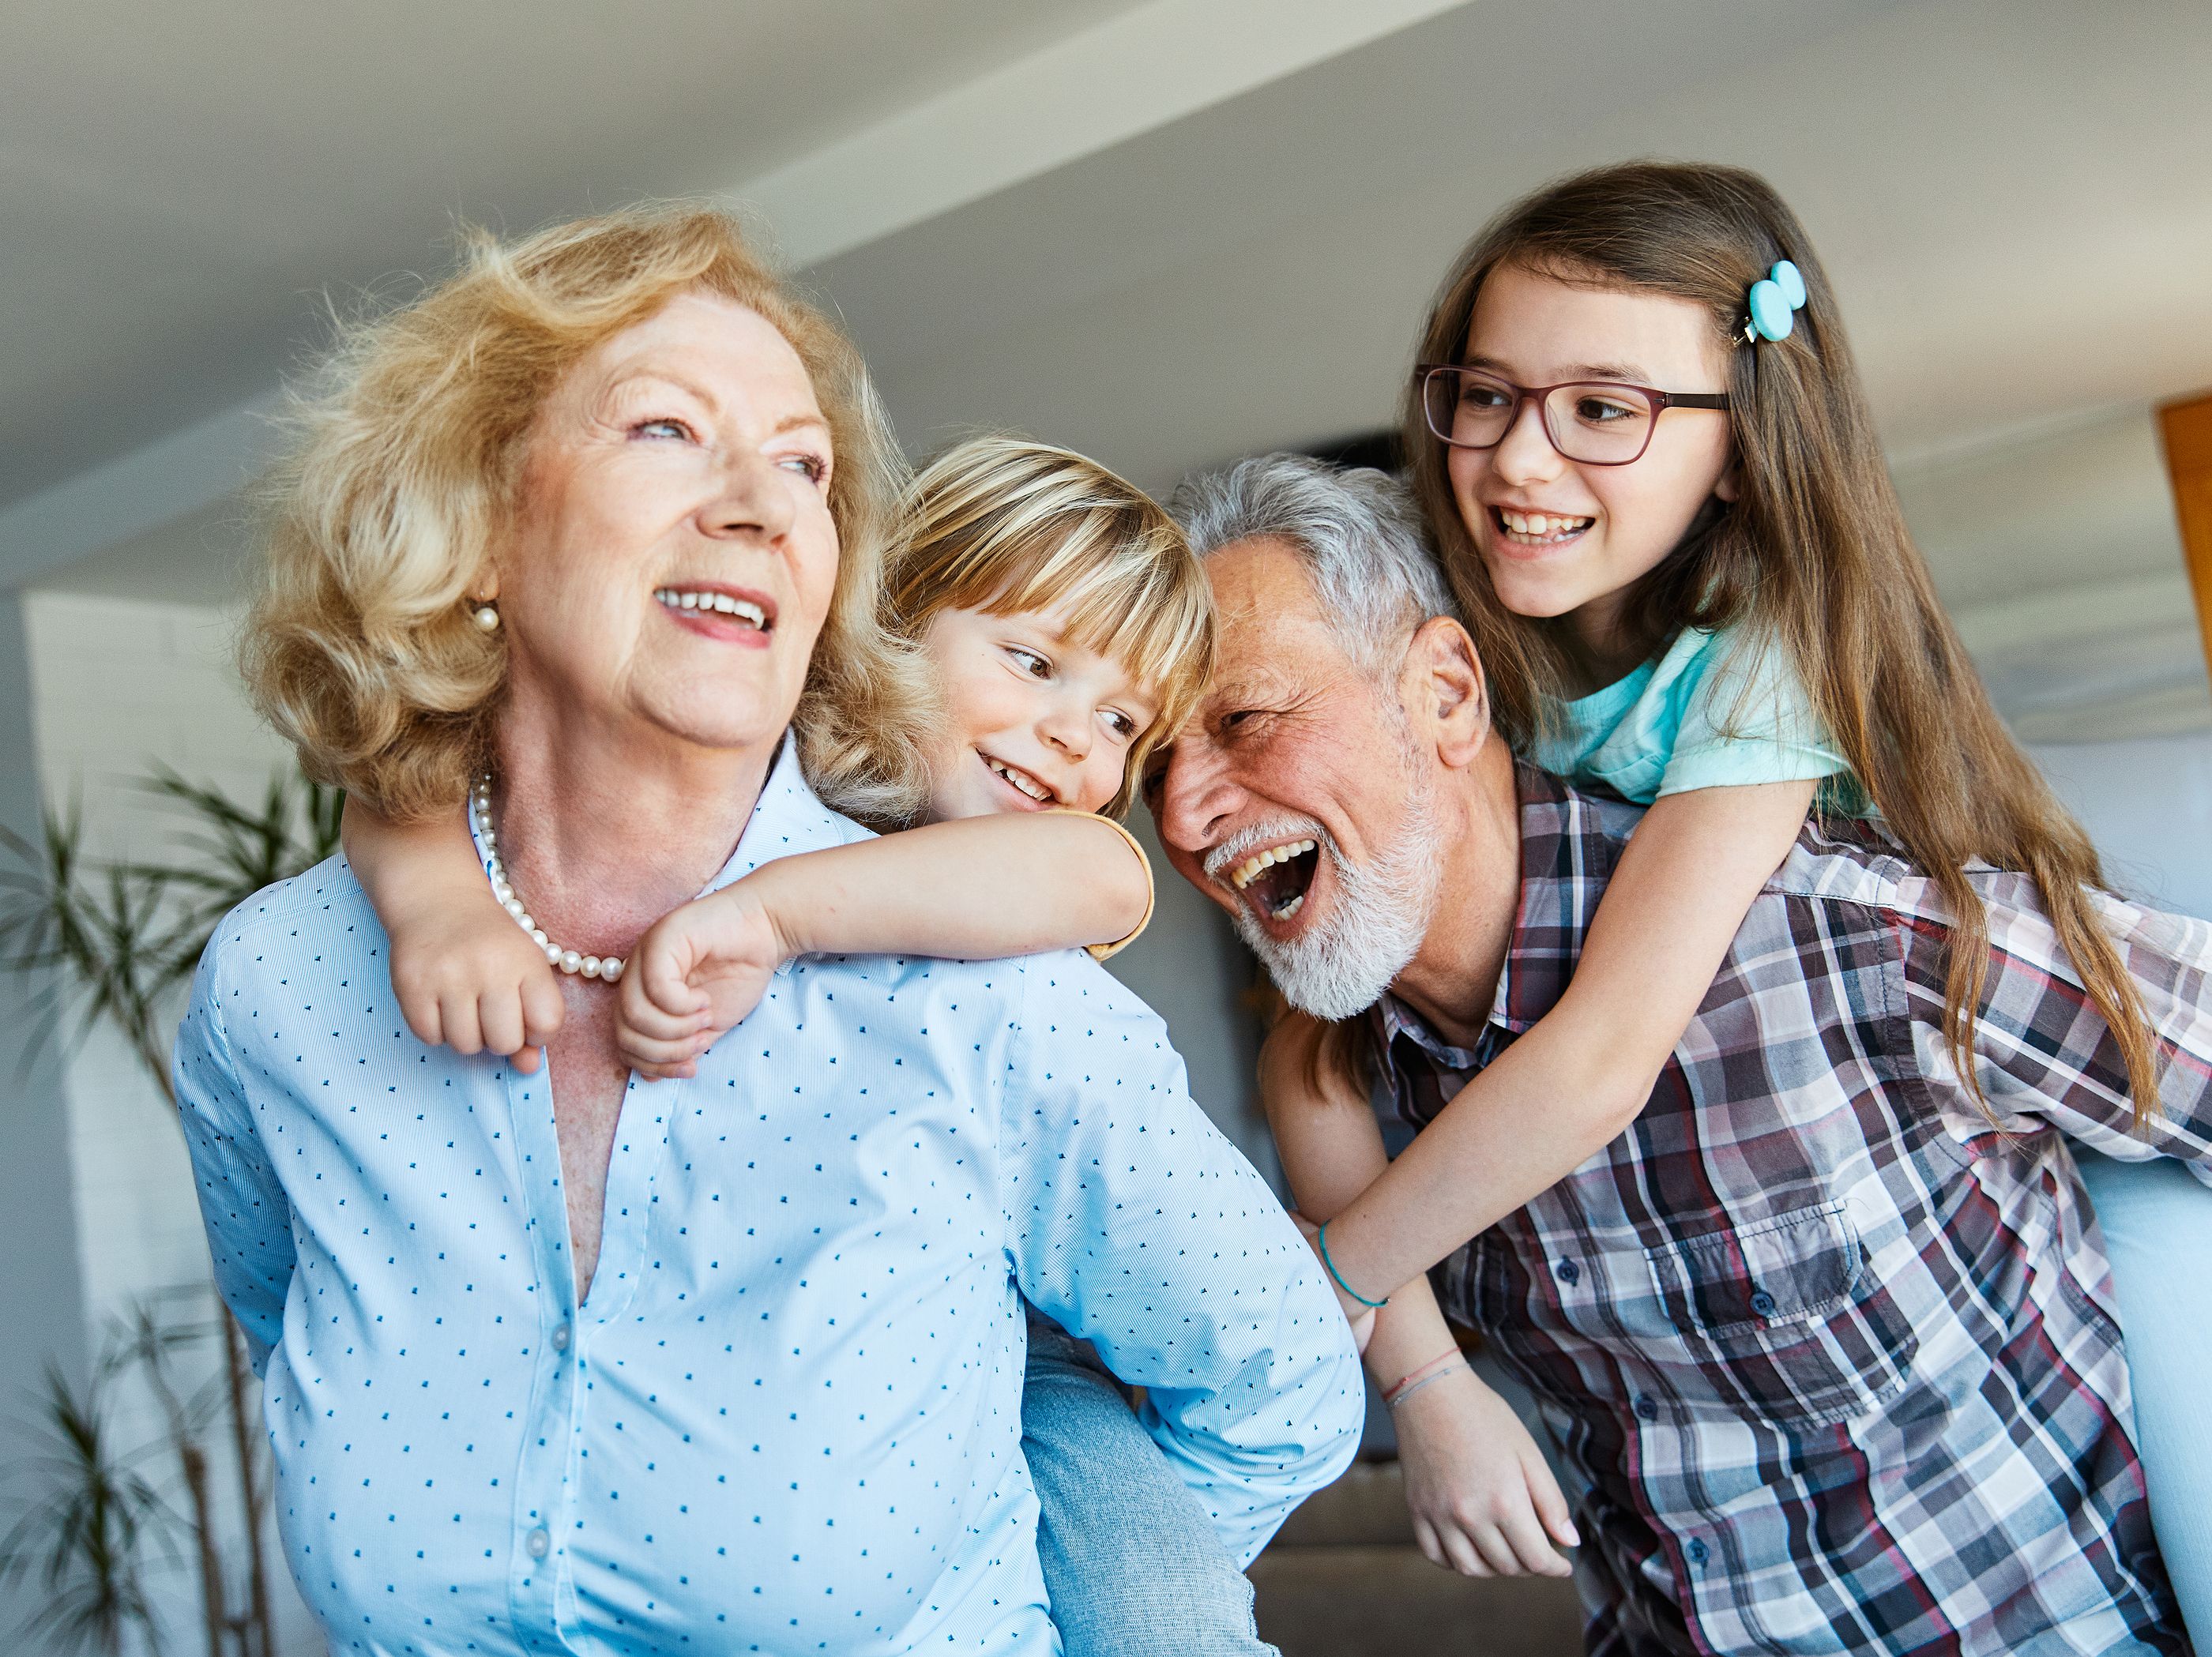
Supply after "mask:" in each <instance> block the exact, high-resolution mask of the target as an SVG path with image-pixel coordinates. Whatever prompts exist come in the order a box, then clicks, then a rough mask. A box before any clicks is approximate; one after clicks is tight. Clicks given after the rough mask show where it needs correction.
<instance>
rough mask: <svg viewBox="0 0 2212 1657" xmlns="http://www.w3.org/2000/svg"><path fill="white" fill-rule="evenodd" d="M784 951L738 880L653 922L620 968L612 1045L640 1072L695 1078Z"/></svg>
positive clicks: (754, 1001) (752, 1003) (756, 1000)
mask: <svg viewBox="0 0 2212 1657" xmlns="http://www.w3.org/2000/svg"><path fill="white" fill-rule="evenodd" d="M790 953H791V951H790V950H789V949H788V948H787V946H786V944H785V942H784V939H783V936H782V933H781V930H780V929H779V928H778V927H777V926H776V925H775V921H774V920H771V919H770V918H769V913H768V911H767V909H766V908H765V907H763V905H762V904H761V903H760V902H759V901H757V899H756V898H755V896H754V895H753V894H752V893H751V892H750V891H749V890H748V889H746V885H745V883H744V881H739V882H738V883H736V884H735V885H733V886H726V887H725V888H723V889H722V890H720V891H719V892H710V893H708V895H706V896H705V897H702V898H695V899H693V900H692V901H690V902H689V903H686V904H684V905H683V906H682V907H680V908H675V909H671V910H670V911H669V912H668V913H666V914H665V915H663V916H661V918H660V919H659V920H656V921H654V922H653V925H652V926H651V927H650V928H649V929H648V930H647V932H646V934H645V936H644V937H643V938H640V939H639V940H638V943H637V948H636V949H635V950H633V951H631V953H630V958H629V965H628V966H627V967H625V968H623V975H622V984H621V992H622V1000H621V1009H620V1011H619V1012H618V1014H617V1017H616V1023H615V1046H616V1047H617V1048H619V1049H620V1050H621V1052H622V1055H623V1058H624V1059H628V1060H629V1063H630V1065H631V1068H633V1069H634V1070H635V1071H637V1073H638V1074H639V1075H641V1076H643V1077H648V1078H650V1079H652V1080H655V1081H664V1080H666V1079H667V1078H668V1077H676V1076H695V1075H696V1074H697V1073H698V1070H699V1064H698V1059H699V1055H700V1054H701V1053H704V1052H706V1051H707V1049H708V1047H713V1046H714V1042H715V1041H716V1040H717V1039H718V1038H719V1037H720V1035H722V1033H723V1032H724V1031H725V1030H727V1029H730V1028H731V1027H732V1025H734V1024H736V1023H738V1021H739V1020H741V1019H742V1018H744V1016H745V1015H746V1014H747V1013H749V1012H750V1011H752V1010H753V1009H754V1008H755V1007H757V1006H758V1005H760V998H761V997H762V996H763V994H765V993H766V992H767V991H768V983H769V979H770V978H771V977H773V976H774V975H775V969H776V968H778V967H780V966H781V965H782V964H783V962H784V961H785V960H786V959H787V957H788V956H789V955H790Z"/></svg>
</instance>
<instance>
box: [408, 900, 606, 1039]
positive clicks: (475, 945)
mask: <svg viewBox="0 0 2212 1657" xmlns="http://www.w3.org/2000/svg"><path fill="white" fill-rule="evenodd" d="M388 931H389V932H390V933H391V936H392V989H393V991H394V992H396V993H397V994H398V997H399V1014H400V1017H403V1018H404V1019H405V1020H406V1021H407V1028H408V1029H411V1030H413V1031H414V1032H415V1034H416V1035H419V1036H421V1037H422V1040H423V1041H427V1042H428V1043H429V1044H430V1045H431V1046H432V1047H451V1048H452V1049H453V1051H454V1052H455V1053H487V1052H489V1053H501V1054H503V1055H507V1056H508V1057H510V1058H511V1059H513V1064H514V1067H515V1069H517V1070H518V1071H521V1072H522V1073H523V1074H524V1075H526V1076H527V1075H530V1074H531V1073H532V1072H533V1071H536V1070H537V1068H538V1065H539V1063H540V1062H541V1061H542V1059H543V1058H544V1050H545V1044H546V1043H547V1042H548V1041H551V1040H552V1039H553V1036H554V1035H555V1034H556V1032H557V1031H558V1030H559V1029H560V1028H561V1018H562V1013H563V1012H564V1011H566V1008H565V1007H564V1006H563V1005H562V1000H561V986H560V985H559V983H558V982H557V981H556V979H555V977H554V973H553V968H551V967H550V966H549V965H547V964H546V960H545V951H544V950H541V949H539V948H538V945H537V944H533V943H532V942H531V940H530V937H529V934H528V933H526V932H524V931H523V930H522V929H521V928H520V926H516V925H515V924H514V921H513V918H512V917H511V916H509V915H508V914H507V911H506V910H504V909H502V908H501V907H499V905H498V904H497V903H496V902H495V901H493V899H492V895H491V890H490V888H489V887H485V888H483V901H481V902H477V901H473V900H471V901H468V902H466V903H447V902H441V903H437V904H435V905H434V904H424V905H423V906H422V907H420V908H418V909H416V910H414V911H412V912H410V913H406V914H402V915H398V916H396V917H395V918H394V919H393V921H392V926H390V927H389V928H388Z"/></svg>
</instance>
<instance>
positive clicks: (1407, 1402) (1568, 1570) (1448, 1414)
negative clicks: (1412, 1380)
mask: <svg viewBox="0 0 2212 1657" xmlns="http://www.w3.org/2000/svg"><path fill="white" fill-rule="evenodd" d="M1390 1418H1391V1422H1392V1424H1393V1425H1395V1427H1396V1428H1397V1429H1398V1460H1399V1463H1400V1465H1401V1466H1402V1467H1403V1468H1404V1470H1405V1474H1406V1505H1407V1507H1408V1508H1411V1509H1412V1510H1413V1538H1414V1539H1415V1540H1416V1541H1418V1542H1419V1544H1420V1545H1421V1551H1422V1552H1423V1553H1425V1554H1426V1555H1428V1557H1429V1558H1430V1559H1431V1562H1433V1563H1436V1564H1439V1565H1443V1566H1444V1567H1446V1568H1447V1569H1452V1570H1455V1571H1457V1572H1459V1574H1460V1575H1462V1576H1493V1575H1495V1576H1520V1575H1527V1574H1530V1573H1534V1575H1539V1576H1568V1575H1572V1574H1573V1569H1574V1568H1573V1567H1572V1566H1571V1565H1570V1564H1569V1563H1567V1561H1566V1560H1565V1559H1564V1558H1562V1557H1560V1556H1559V1553H1558V1552H1557V1551H1555V1550H1554V1549H1553V1543H1557V1544H1558V1545H1559V1547H1563V1548H1572V1547H1578V1546H1580V1545H1581V1543H1582V1539H1581V1537H1580V1536H1578V1535H1577V1533H1576V1531H1575V1526H1574V1520H1573V1519H1572V1518H1571V1516H1570V1514H1569V1513H1568V1510H1567V1499H1566V1497H1565V1496H1563V1495H1561V1494H1560V1492H1559V1481H1558V1480H1557V1479H1555V1478H1553V1477H1552V1470H1551V1468H1550V1467H1549V1466H1547V1464H1546V1462H1545V1460H1544V1455H1543V1452H1542V1451H1541V1450H1539V1449H1538V1448H1536V1441H1535V1440H1534V1439H1533V1438H1531V1437H1529V1435H1528V1429H1527V1428H1526V1427H1524V1426H1522V1424H1521V1418H1520V1417H1518V1416H1516V1415H1515V1414H1514V1413H1513V1410H1512V1407H1511V1406H1510V1405H1508V1404H1507V1403H1506V1402H1505V1400H1504V1399H1502V1398H1500V1397H1498V1394H1497V1393H1495V1392H1494V1391H1492V1389H1491V1388H1490V1387H1487V1386H1486V1385H1485V1384H1484V1382H1483V1381H1482V1379H1481V1377H1480V1376H1479V1375H1476V1374H1475V1373H1474V1371H1473V1370H1472V1369H1466V1368H1463V1367H1462V1368H1460V1369H1455V1370H1453V1371H1452V1372H1451V1373H1449V1374H1448V1375H1444V1376H1443V1377H1442V1378H1440V1379H1439V1380H1437V1381H1432V1382H1431V1383H1430V1384H1429V1385H1427V1386H1425V1387H1420V1388H1419V1390H1418V1391H1412V1392H1408V1393H1407V1395H1406V1397H1405V1398H1404V1399H1402V1400H1401V1401H1400V1403H1399V1404H1398V1405H1397V1406H1396V1407H1395V1408H1394V1409H1393V1410H1392V1411H1391V1412H1390Z"/></svg>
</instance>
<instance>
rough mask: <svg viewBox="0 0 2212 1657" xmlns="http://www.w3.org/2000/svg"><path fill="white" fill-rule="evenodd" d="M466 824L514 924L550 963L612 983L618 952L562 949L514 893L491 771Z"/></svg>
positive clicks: (473, 796) (472, 795)
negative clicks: (502, 854) (494, 815)
mask: <svg viewBox="0 0 2212 1657" xmlns="http://www.w3.org/2000/svg"><path fill="white" fill-rule="evenodd" d="M469 827H470V828H471V829H474V830H475V831H476V835H477V841H478V843H479V844H481V845H482V846H483V854H484V872H485V873H486V874H489V876H490V877H491V894H492V895H493V896H494V897H495V898H497V899H498V900H499V907H501V908H502V909H504V910H506V911H507V913H509V914H511V915H513V917H514V924H515V925H516V926H520V927H521V928H522V930H523V931H524V932H528V933H529V934H530V941H531V942H532V943H533V944H536V945H537V946H538V948H539V949H541V950H544V951H545V959H546V962H547V963H548V964H549V965H551V966H555V967H558V968H560V969H561V970H562V972H564V973H572V974H577V975H579V976H581V977H584V978H596V979H599V980H601V981H602V982H604V983H608V984H611V983H613V982H614V981H615V980H617V979H618V978H620V977H621V976H622V972H623V960H622V957H621V956H618V955H611V956H605V958H604V959H602V958H601V957H600V956H595V955H579V954H578V953H577V952H576V951H575V950H564V949H562V947H561V946H560V945H559V944H556V943H555V942H553V940H552V939H551V938H548V937H546V936H545V929H544V927H543V926H539V925H538V923H537V921H535V920H532V918H531V914H530V911H529V910H528V909H526V908H525V907H523V902H522V900H521V899H520V898H519V897H517V896H516V895H514V883H513V882H512V881H510V880H508V879H507V865H505V864H504V863H502V862H501V861H500V859H499V837H498V836H497V835H495V834H493V832H492V827H491V773H490V772H489V771H487V772H485V773H484V774H483V776H481V777H479V778H477V786H475V787H474V788H472V789H471V790H470V791H469Z"/></svg>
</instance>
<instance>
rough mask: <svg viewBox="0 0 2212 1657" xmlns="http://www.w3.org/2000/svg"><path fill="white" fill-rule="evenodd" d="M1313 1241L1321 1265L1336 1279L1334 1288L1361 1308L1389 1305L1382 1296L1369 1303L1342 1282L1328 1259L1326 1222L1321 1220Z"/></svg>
mask: <svg viewBox="0 0 2212 1657" xmlns="http://www.w3.org/2000/svg"><path fill="white" fill-rule="evenodd" d="M1314 1241H1315V1243H1316V1244H1317V1245H1318V1246H1319V1247H1320V1249H1321V1263H1322V1265H1323V1266H1327V1267H1328V1275H1329V1276H1330V1277H1332V1278H1335V1279H1336V1286H1337V1287H1338V1288H1339V1289H1341V1290H1344V1292H1345V1293H1346V1294H1347V1295H1349V1296H1352V1299H1354V1300H1356V1301H1358V1302H1359V1303H1360V1304H1361V1305H1362V1306H1365V1307H1381V1306H1388V1305H1389V1303H1390V1297H1389V1296H1388V1295H1385V1296H1383V1298H1382V1299H1381V1300H1379V1301H1371V1300H1370V1299H1368V1298H1367V1296H1364V1295H1363V1294H1361V1293H1360V1292H1359V1291H1358V1290H1357V1289H1354V1288H1353V1287H1352V1285H1351V1284H1348V1283H1346V1281H1345V1280H1344V1274H1343V1273H1342V1272H1339V1271H1338V1270H1337V1269H1336V1262H1335V1261H1334V1260H1333V1259H1329V1257H1328V1221H1327V1220H1323V1221H1322V1223H1321V1229H1320V1230H1318V1231H1316V1232H1315V1233H1314Z"/></svg>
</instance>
